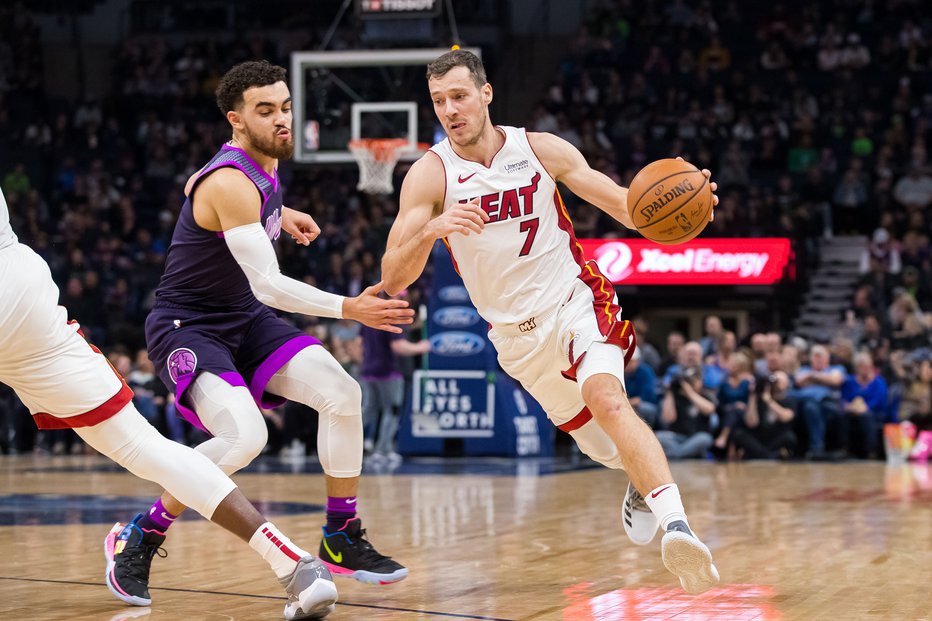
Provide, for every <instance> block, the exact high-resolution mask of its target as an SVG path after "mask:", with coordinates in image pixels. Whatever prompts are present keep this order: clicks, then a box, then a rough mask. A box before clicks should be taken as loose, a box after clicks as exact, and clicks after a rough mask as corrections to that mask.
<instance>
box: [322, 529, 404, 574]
mask: <svg viewBox="0 0 932 621" xmlns="http://www.w3.org/2000/svg"><path fill="white" fill-rule="evenodd" d="M323 530H324V538H323V539H322V540H321V542H320V551H319V554H318V557H319V558H320V560H321V561H323V563H324V565H326V566H327V568H328V569H329V570H330V571H331V572H333V574H334V575H337V576H344V577H347V578H353V579H354V580H358V581H360V582H365V583H367V584H390V583H392V582H398V581H399V580H404V579H405V577H407V575H408V569H407V568H406V567H404V566H402V565H400V564H399V563H397V562H395V561H393V560H392V559H391V558H390V557H388V556H384V555H382V554H379V553H378V551H376V549H375V548H373V547H372V544H371V543H370V542H369V540H368V539H367V538H366V529H364V528H363V527H362V520H360V519H359V518H358V517H355V518H353V519H351V520H347V521H346V524H344V525H343V528H341V529H340V530H338V531H336V532H334V533H330V532H327V527H326V526H325V527H324V529H323Z"/></svg>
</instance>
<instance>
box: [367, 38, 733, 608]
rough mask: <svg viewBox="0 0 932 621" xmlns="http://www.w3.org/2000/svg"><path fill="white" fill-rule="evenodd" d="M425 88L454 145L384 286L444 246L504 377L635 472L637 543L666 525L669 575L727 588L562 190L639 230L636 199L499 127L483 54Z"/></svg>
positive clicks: (543, 139) (628, 515) (431, 74)
mask: <svg viewBox="0 0 932 621" xmlns="http://www.w3.org/2000/svg"><path fill="white" fill-rule="evenodd" d="M427 83H428V88H429V90H430V96H431V99H432V100H433V103H434V112H435V114H436V115H437V118H438V119H439V121H440V123H441V124H442V125H443V128H444V130H445V131H446V134H447V138H446V139H445V140H443V141H441V142H440V143H438V144H436V145H434V146H433V147H431V149H430V151H428V152H427V153H426V154H425V155H424V156H423V157H422V158H421V159H419V160H418V161H417V162H415V163H414V165H413V166H411V169H410V170H409V171H408V173H407V175H406V176H405V180H404V183H403V185H402V186H401V200H400V206H399V211H398V217H397V218H396V219H395V222H394V224H393V225H392V229H391V232H390V233H389V236H388V245H387V248H386V251H385V256H384V257H383V259H382V274H383V277H384V279H385V288H386V291H388V293H390V294H391V293H394V292H396V291H399V290H401V289H402V288H404V287H406V286H408V285H409V284H410V283H411V282H413V281H414V280H415V279H416V278H417V277H418V276H419V275H420V273H421V271H422V270H423V269H424V265H425V264H426V262H427V258H428V256H429V255H430V251H431V248H432V247H433V245H434V243H435V242H436V240H437V239H442V240H443V241H444V242H445V243H446V245H447V248H448V249H449V250H450V254H451V256H452V257H453V261H454V265H455V266H456V268H457V271H458V272H459V273H460V275H461V276H462V277H463V282H464V284H465V286H466V289H467V291H469V297H470V298H471V299H472V302H473V303H474V304H475V305H476V309H477V310H478V311H479V314H480V315H481V316H482V317H483V318H484V319H485V320H486V321H488V322H489V326H490V330H489V339H490V340H491V341H492V344H493V345H494V346H495V349H496V351H497V352H498V361H499V363H500V364H501V366H502V368H503V369H504V370H505V371H506V372H507V373H508V374H509V375H511V376H512V377H514V378H515V379H517V380H518V381H520V382H521V384H522V385H523V386H524V387H525V388H526V389H527V390H528V392H529V393H531V395H532V396H533V397H534V398H535V399H537V401H538V402H540V404H541V406H542V407H543V408H544V411H546V412H547V416H548V417H549V418H550V420H551V421H552V422H553V423H554V424H555V425H556V426H557V427H558V428H559V429H561V430H563V431H565V432H567V433H569V434H570V435H571V436H572V437H573V439H574V440H575V441H576V444H577V446H579V448H580V450H582V451H583V452H584V453H586V454H587V455H589V456H590V457H591V458H592V459H594V460H595V461H598V462H600V463H601V464H603V465H605V466H607V467H609V468H613V469H619V470H620V469H624V470H626V471H627V473H628V479H629V483H628V489H627V492H626V494H625V500H624V505H623V523H624V529H625V532H626V533H627V534H628V538H629V539H630V540H631V541H632V542H633V543H635V544H638V545H647V544H649V543H650V542H651V541H652V540H653V538H654V535H655V533H656V532H657V530H658V527H659V528H662V529H663V531H664V535H663V539H662V541H661V556H662V559H663V562H664V564H665V565H666V567H667V569H669V570H670V571H671V572H672V573H673V574H675V575H676V576H677V577H678V578H679V579H680V584H681V586H682V587H683V589H684V590H686V591H687V592H689V593H702V592H703V591H706V590H708V589H710V588H711V587H712V586H714V585H715V584H717V583H718V581H719V575H718V570H717V569H716V567H715V565H714V564H713V563H712V554H711V552H710V551H709V549H708V548H707V547H706V546H705V544H703V543H702V542H701V541H700V540H699V539H698V538H697V537H696V536H695V535H694V534H693V532H692V530H691V529H690V527H689V524H688V522H687V519H686V511H685V509H684V508H683V503H682V501H681V499H680V492H679V488H678V487H677V486H676V484H675V483H674V481H673V476H672V474H671V473H670V467H669V465H668V464H667V460H666V457H665V456H664V454H663V449H662V448H661V447H660V443H659V442H658V441H657V438H656V437H655V436H654V434H653V432H652V431H651V430H650V428H649V427H647V425H645V424H644V422H643V421H642V420H641V419H640V418H639V417H638V415H637V414H636V413H635V411H634V408H632V407H631V404H630V403H629V402H628V399H627V396H626V393H625V379H624V369H625V363H626V362H627V361H628V359H629V358H630V356H632V355H633V353H634V347H635V343H636V340H635V336H634V330H633V327H632V326H631V324H630V322H628V321H624V320H622V319H621V318H620V314H621V308H620V307H619V306H618V301H617V297H616V296H615V291H614V288H613V287H612V285H611V283H610V282H609V281H608V280H607V279H606V278H605V277H604V276H603V275H602V274H601V272H600V271H599V267H598V265H597V264H596V263H595V262H594V261H586V259H585V257H584V256H583V253H582V247H581V246H580V245H579V244H578V243H577V241H576V236H575V233H574V232H573V224H572V222H571V221H570V217H569V213H568V212H567V210H566V206H565V205H564V204H563V201H562V199H561V198H560V193H559V191H558V189H557V182H561V183H563V184H565V185H566V186H567V187H568V188H569V189H570V190H572V191H573V192H574V193H575V194H576V195H578V196H579V197H580V198H582V199H584V200H586V201H588V202H589V203H591V204H593V205H595V206H596V207H598V208H599V209H602V210H603V211H605V212H606V213H608V214H609V215H610V216H612V217H613V218H615V219H616V220H618V221H619V222H621V223H622V224H624V225H625V226H627V227H628V228H634V225H633V223H632V222H631V216H630V215H629V214H628V209H627V196H628V190H627V189H626V188H622V187H620V186H618V185H617V184H616V183H614V182H613V181H612V180H611V179H610V178H609V177H607V176H605V175H604V174H602V173H600V172H598V171H596V170H593V169H592V168H591V167H590V166H589V164H588V163H587V162H586V160H585V159H584V158H583V156H582V154H581V153H580V152H579V150H577V149H576V148H575V147H574V146H572V145H571V144H569V143H568V142H566V141H565V140H563V139H561V138H559V137H557V136H554V135H553V134H547V133H531V132H527V131H526V130H524V129H522V128H517V127H504V126H497V125H492V122H491V120H490V119H489V103H490V102H491V101H492V86H491V85H490V84H489V83H488V82H487V81H486V74H485V68H484V67H483V66H482V61H481V60H479V58H478V57H476V56H475V55H474V54H472V53H470V52H467V51H465V50H458V51H453V52H448V53H447V54H444V55H443V56H441V57H439V58H437V59H436V60H434V61H433V62H432V63H430V64H429V65H428V66H427ZM702 173H703V174H704V175H705V176H706V177H707V178H708V177H710V175H711V173H710V172H709V171H708V170H703V171H702ZM710 186H711V188H712V190H713V191H714V190H715V188H716V185H715V184H714V183H711V182H710ZM717 200H718V199H717V198H713V202H715V201H717Z"/></svg>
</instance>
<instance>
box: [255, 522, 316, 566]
mask: <svg viewBox="0 0 932 621" xmlns="http://www.w3.org/2000/svg"><path fill="white" fill-rule="evenodd" d="M249 547H250V548H252V549H253V550H255V551H256V552H258V553H259V555H260V556H261V557H262V558H264V559H265V561H266V562H267V563H268V564H269V566H271V568H272V571H274V572H275V575H276V576H278V577H279V578H284V577H285V576H287V575H288V574H290V573H291V572H293V571H294V568H295V566H297V564H298V561H299V560H301V558H302V557H305V556H310V553H309V552H306V551H304V550H302V549H301V548H299V547H298V546H296V545H295V544H293V543H292V542H291V539H289V538H288V537H286V536H285V535H284V534H282V532H281V531H280V530H278V529H277V528H275V525H274V524H272V523H271V522H266V523H265V524H263V525H262V526H260V527H259V528H257V529H256V532H254V533H253V534H252V537H250V538H249Z"/></svg>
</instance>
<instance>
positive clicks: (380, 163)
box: [349, 138, 408, 194]
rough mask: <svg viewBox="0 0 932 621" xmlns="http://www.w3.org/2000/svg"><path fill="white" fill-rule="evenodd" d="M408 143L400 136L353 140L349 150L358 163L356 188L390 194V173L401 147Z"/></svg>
mask: <svg viewBox="0 0 932 621" xmlns="http://www.w3.org/2000/svg"><path fill="white" fill-rule="evenodd" d="M407 144H408V141H407V140H404V139H401V138H387V139H367V140H353V141H350V143H349V150H350V151H351V152H352V153H353V157H355V158H356V163H357V164H359V183H358V184H356V189H357V190H359V191H361V192H366V193H368V194H391V193H392V192H393V191H394V189H395V187H394V186H393V185H392V173H393V172H394V170H395V164H397V163H398V156H399V155H400V151H401V150H402V148H404V147H406V146H407Z"/></svg>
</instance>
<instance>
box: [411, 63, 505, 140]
mask: <svg viewBox="0 0 932 621" xmlns="http://www.w3.org/2000/svg"><path fill="white" fill-rule="evenodd" d="M427 86H428V88H429V89H430V97H431V99H432V100H433V102H434V112H435V113H436V114H437V119H438V120H439V121H440V124H441V125H443V129H444V131H445V132H446V133H447V136H449V137H450V141H451V142H453V143H454V144H456V145H459V146H463V147H467V146H471V145H474V144H476V143H477V142H478V141H479V138H480V137H481V136H482V133H483V131H484V130H485V129H486V127H487V126H488V124H489V102H491V101H492V86H491V85H489V84H484V85H483V86H482V88H479V87H478V86H476V83H475V82H474V81H473V79H472V75H471V74H470V73H469V69H467V68H466V67H454V68H453V69H450V70H449V71H447V72H446V73H445V74H444V75H443V76H441V77H439V78H430V80H428V82H427Z"/></svg>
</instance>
